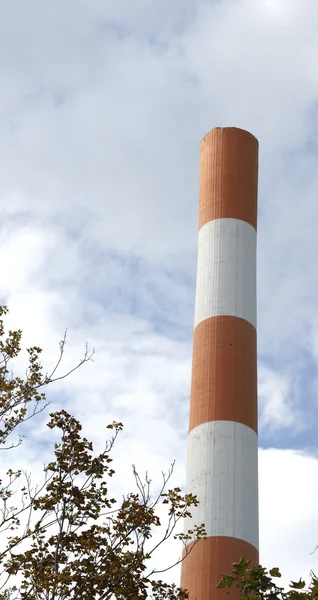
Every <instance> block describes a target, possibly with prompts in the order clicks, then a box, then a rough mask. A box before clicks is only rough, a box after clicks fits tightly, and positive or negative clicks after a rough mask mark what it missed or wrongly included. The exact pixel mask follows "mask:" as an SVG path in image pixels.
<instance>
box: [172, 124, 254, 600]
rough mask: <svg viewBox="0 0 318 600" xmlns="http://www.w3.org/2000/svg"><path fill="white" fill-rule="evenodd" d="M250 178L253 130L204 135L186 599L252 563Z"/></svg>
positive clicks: (211, 592)
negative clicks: (192, 533)
mask: <svg viewBox="0 0 318 600" xmlns="http://www.w3.org/2000/svg"><path fill="white" fill-rule="evenodd" d="M257 182H258V141H257V140H256V138H255V137H254V136H253V135H251V134H250V133H248V132H247V131H244V130H242V129H236V128H232V127H229V128H216V129H213V130H212V131H211V132H210V133H208V135H206V137H205V138H204V139H203V140H202V142H201V161H200V208H199V247H198V268H197V284H196V301H195V319H194V340H193V363H192V384H191V404H190V424H189V438H188V455H187V477H186V491H187V493H193V494H196V495H197V497H198V500H199V502H200V504H199V506H198V507H197V508H194V509H192V518H191V519H188V520H187V522H186V523H185V528H186V530H188V529H192V527H193V525H195V524H197V525H200V524H201V523H204V524H205V527H206V531H207V539H206V540H200V541H199V542H198V543H197V544H196V545H195V546H194V548H193V550H192V551H191V552H190V554H189V555H188V556H187V557H186V559H185V560H184V562H183V563H182V574H181V586H182V587H184V588H186V589H187V590H188V592H189V600H214V599H218V598H224V597H225V594H226V592H225V591H224V590H217V589H216V585H217V583H218V582H219V581H220V579H221V575H222V573H226V574H230V573H231V571H232V564H233V562H237V561H239V560H240V558H241V557H242V556H243V557H244V558H246V559H251V561H252V563H253V564H257V563H258V443H257V442H258V439H257V358H256V226H257ZM190 549H191V544H189V545H188V547H187V548H186V551H185V552H186V553H187V552H188V551H189V550H190ZM227 591H228V590H227ZM228 597H230V598H233V597H234V598H235V597H237V591H235V590H233V592H232V591H231V592H230V596H228Z"/></svg>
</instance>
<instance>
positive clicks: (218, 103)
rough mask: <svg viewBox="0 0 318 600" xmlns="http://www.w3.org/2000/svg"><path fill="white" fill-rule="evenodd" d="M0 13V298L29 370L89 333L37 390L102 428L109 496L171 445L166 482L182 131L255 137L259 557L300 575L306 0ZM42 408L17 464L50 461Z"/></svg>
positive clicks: (311, 280) (185, 355)
mask: <svg viewBox="0 0 318 600" xmlns="http://www.w3.org/2000/svg"><path fill="white" fill-rule="evenodd" d="M0 9H1V18H0V68H1V77H0V202H1V219H0V259H1V277H0V301H1V302H2V303H7V304H8V305H9V308H10V317H9V319H8V323H9V325H10V326H11V327H16V328H19V327H21V328H22V329H23V331H24V338H23V340H24V346H25V347H27V346H29V345H33V344H37V345H41V346H42V347H43V348H44V355H43V363H44V366H45V368H46V369H47V370H49V368H50V366H52V365H53V364H54V363H55V360H56V358H57V355H58V344H57V342H58V340H60V339H61V337H62V335H63V332H64V329H65V327H68V328H69V334H68V345H67V350H68V351H67V355H66V357H65V361H64V370H66V369H67V367H68V365H73V364H75V363H76V361H77V360H78V359H80V358H81V356H82V353H83V349H84V344H85V341H86V340H87V341H88V343H89V346H90V347H94V348H95V350H96V355H95V362H94V363H90V364H88V365H85V366H84V368H83V369H81V370H80V371H78V372H77V373H76V374H74V375H73V376H72V377H71V378H70V379H69V380H67V381H65V382H62V383H59V384H57V385H56V386H55V388H54V389H51V391H49V398H50V399H51V400H52V402H53V405H52V409H55V408H61V407H64V408H66V409H67V410H69V411H71V412H73V413H74V414H75V415H76V416H77V417H78V418H80V419H81V420H82V422H83V424H84V430H85V434H87V435H89V436H91V437H92V438H93V439H94V441H95V442H96V447H98V446H99V445H101V444H102V443H103V440H104V436H105V428H104V427H105V425H106V424H107V423H108V422H110V421H113V419H118V420H121V421H123V422H124V424H125V431H124V434H123V435H122V438H121V440H120V442H119V444H118V447H117V457H118V463H117V472H118V489H120V491H122V488H123V489H126V491H127V487H126V484H127V486H129V484H130V481H131V479H130V477H129V469H130V464H131V463H132V462H134V463H135V464H136V465H137V467H138V468H139V470H140V471H143V470H145V469H146V468H147V469H148V470H149V472H150V473H151V475H153V477H154V479H155V480H156V479H157V480H158V479H159V478H160V471H161V470H167V468H168V466H169V463H170V462H171V460H172V459H174V458H176V459H177V465H176V470H175V477H174V483H175V484H176V485H177V484H182V483H183V482H184V467H185V464H184V463H185V452H186V437H187V424H188V423H187V420H188V408H189V386H190V369H191V351H192V328H193V312H194V291H195V287H194V286H195V275H196V252H197V213H198V178H199V144H200V140H201V138H202V137H203V136H204V135H205V134H206V133H207V132H208V131H209V130H210V129H212V128H213V127H215V126H236V127H241V128H246V129H248V130H249V131H251V132H252V133H253V134H254V135H256V137H257V138H258V139H259V142H260V181H259V184H260V187H259V237H258V239H259V243H258V336H259V403H260V446H261V448H260V529H261V540H260V543H261V549H260V555H261V562H262V563H264V564H266V565H268V566H274V565H279V566H281V568H282V570H283V571H284V574H285V576H286V578H287V579H288V578H293V579H297V577H299V576H300V575H302V576H304V577H306V576H308V573H309V571H310V569H311V568H314V569H315V568H316V565H317V558H318V555H317V554H311V552H312V551H313V550H314V548H315V546H316V545H317V544H318V519H317V506H318V455H317V450H316V449H317V446H318V435H317V414H318V411H317V392H318V379H317V362H318V313H317V300H318V269H317V256H318V237H317V223H318V201H317V197H318V160H317V152H318V144H317V133H318V67H317V56H318V36H317V30H318V3H317V0H302V1H300V0H261V1H260V0H219V1H217V0H215V1H213V0H209V1H208V0H206V1H204V0H115V1H113V0H112V1H111V0H67V2H62V0H55V2H52V1H51V0H29V1H28V2H24V1H22V0H11V1H10V2H8V1H5V0H0ZM46 418H47V415H46V417H45V418H42V417H41V418H39V419H38V420H37V423H36V425H35V424H34V423H33V424H32V426H31V425H30V427H28V431H27V434H28V437H27V439H26V441H25V442H24V446H23V460H24V461H25V464H27V465H29V466H30V465H31V464H32V465H33V468H34V467H35V466H37V468H39V467H40V465H41V463H42V462H43V461H44V460H46V459H47V458H48V457H49V456H50V444H48V443H45V442H47V441H48V440H49V439H50V438H48V437H47V436H48V433H47V431H46V429H45V420H46ZM10 460H11V459H10ZM15 460H16V461H17V462H19V461H20V460H21V457H20V458H18V454H17V453H16V454H15ZM11 463H12V460H11ZM30 468H31V467H30ZM128 489H129V487H128ZM175 552H176V553H177V554H178V548H177V549H175V548H174V549H173V550H171V556H173V553H175ZM165 566H166V565H165ZM317 571H318V569H317ZM171 577H174V578H175V580H176V581H178V571H174V573H173V574H172V575H171Z"/></svg>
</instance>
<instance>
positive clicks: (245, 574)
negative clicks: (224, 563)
mask: <svg viewBox="0 0 318 600" xmlns="http://www.w3.org/2000/svg"><path fill="white" fill-rule="evenodd" d="M279 578H281V573H280V570H279V569H278V568H277V567H274V568H273V569H270V570H268V569H266V568H265V567H262V566H261V565H258V566H255V567H250V561H249V560H245V559H244V558H241V560H240V561H239V562H238V563H233V569H232V574H231V575H223V577H222V580H221V581H220V583H219V584H218V586H217V587H218V588H219V589H222V588H223V589H230V588H236V589H238V590H239V594H240V598H241V600H318V578H317V577H316V575H315V574H314V573H311V580H310V582H309V584H308V585H306V582H305V581H303V579H299V581H292V582H291V583H290V585H289V589H287V590H286V589H285V588H284V587H281V586H279V585H277V583H276V581H275V580H276V579H279Z"/></svg>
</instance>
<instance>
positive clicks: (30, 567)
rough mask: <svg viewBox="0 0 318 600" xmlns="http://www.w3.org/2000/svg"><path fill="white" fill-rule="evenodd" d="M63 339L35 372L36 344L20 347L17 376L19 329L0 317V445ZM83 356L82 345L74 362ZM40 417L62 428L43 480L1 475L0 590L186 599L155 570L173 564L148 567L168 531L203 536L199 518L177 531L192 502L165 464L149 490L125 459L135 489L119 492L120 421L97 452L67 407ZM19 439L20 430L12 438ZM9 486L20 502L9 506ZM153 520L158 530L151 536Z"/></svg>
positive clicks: (5, 599)
mask: <svg viewBox="0 0 318 600" xmlns="http://www.w3.org/2000/svg"><path fill="white" fill-rule="evenodd" d="M0 311H1V312H0V317H2V316H3V315H5V314H6V313H7V309H6V307H3V308H0ZM65 339H66V338H65V337H64V339H63V341H62V342H61V343H60V358H59V360H58V363H57V366H56V367H55V369H54V370H53V372H52V373H51V374H50V375H47V374H46V375H43V370H42V366H41V363H40V360H39V355H40V353H41V349H40V348H38V347H33V348H30V349H29V350H28V353H29V367H28V370H27V372H26V377H25V379H21V378H19V377H13V375H12V374H11V375H10V372H9V363H10V361H11V360H12V359H13V358H15V357H16V356H17V355H18V354H19V352H20V349H21V348H20V342H21V331H20V330H19V331H9V333H8V336H7V337H6V338H5V335H4V327H3V321H2V319H0V353H1V354H2V363H1V371H0V407H1V413H0V421H1V427H2V429H1V432H0V447H2V448H7V449H9V448H12V447H14V446H16V445H17V444H10V442H9V441H8V438H9V436H10V435H11V434H12V433H13V431H14V430H15V429H16V428H17V427H18V426H19V425H21V423H23V422H25V421H26V420H27V419H29V418H30V417H31V416H35V415H36V414H37V413H38V412H39V411H41V410H43V407H45V406H46V400H45V393H44V392H43V391H42V388H43V386H46V385H48V384H50V383H52V382H53V381H55V380H56V379H58V378H59V377H55V375H56V369H57V367H58V366H59V365H60V362H61V359H62V356H63V352H64V347H65ZM1 340H2V341H1ZM91 356H92V355H89V354H88V351H87V348H86V352H85V355H84V358H83V360H82V361H81V362H80V363H79V365H77V366H76V367H75V368H78V366H80V365H82V364H83V363H85V362H87V361H88V360H90V358H91ZM65 376H66V375H63V376H62V377H65ZM54 377H55V379H54ZM48 427H49V428H50V429H55V430H58V431H59V434H60V438H59V441H58V442H57V443H55V446H54V457H53V458H52V461H51V462H49V464H47V465H45V466H44V479H43V481H42V483H41V485H38V486H34V485H32V482H31V478H30V476H29V475H28V474H27V473H23V472H22V471H21V470H18V471H13V470H9V471H8V473H7V474H6V477H7V480H6V481H0V504H1V503H2V508H1V510H0V533H2V534H3V535H4V534H5V535H7V543H6V544H4V545H3V547H2V549H1V548H0V582H1V586H0V600H19V599H21V600H26V599H28V600H42V599H43V600H62V599H66V598H74V599H79V600H84V599H85V600H88V599H90V600H91V599H98V600H110V599H112V598H118V599H119V600H124V599H126V600H135V599H137V598H138V599H143V598H146V597H148V596H151V597H152V598H154V599H155V600H166V599H167V600H184V599H185V598H186V597H187V594H186V592H185V591H184V590H182V589H181V588H179V587H177V586H176V585H174V584H172V585H170V584H167V583H165V582H164V581H162V580H161V579H158V578H157V576H158V574H159V573H160V572H162V571H164V570H167V568H170V567H171V566H172V565H168V566H167V565H165V566H164V568H163V569H162V570H159V571H158V570H154V568H151V567H149V564H150V559H151V558H152V557H153V554H154V552H155V551H156V550H157V549H158V547H159V546H161V545H162V544H163V543H165V542H166V541H167V540H168V538H170V537H171V536H172V537H174V538H175V539H179V540H180V541H181V542H182V543H183V545H184V547H186V545H187V543H188V542H189V541H194V542H196V541H198V540H199V539H201V538H204V537H205V531H204V527H203V525H202V526H200V527H195V528H194V529H193V531H190V532H188V533H179V531H178V528H179V524H180V522H181V521H182V520H183V519H184V518H185V517H187V516H189V515H190V509H191V507H192V506H196V505H197V504H198V502H197V499H196V497H195V496H193V495H191V494H185V495H183V494H182V493H181V490H180V489H179V488H174V489H168V487H167V486H168V482H169V479H170V477H171V474H172V471H173V465H172V467H171V469H170V471H169V472H168V474H167V475H164V474H163V481H162V487H161V489H160V490H159V492H158V493H157V494H156V495H155V496H153V495H152V493H151V481H150V480H149V478H148V476H147V475H146V477H145V480H142V479H141V477H140V476H139V474H138V472H137V470H136V469H135V467H133V472H134V476H135V482H136V489H135V491H134V492H132V493H128V494H127V495H125V496H124V497H123V498H122V499H121V500H120V501H118V500H116V499H115V498H114V497H113V496H112V494H111V493H110V491H109V484H110V480H111V478H112V477H113V476H114V474H115V471H114V469H113V466H112V460H113V459H112V457H111V454H112V451H113V448H114V444H115V441H116V439H117V436H118V434H119V433H120V431H121V430H122V427H123V425H122V423H115V422H114V423H112V424H110V425H108V426H107V427H108V430H109V432H110V436H111V437H110V439H109V440H108V441H106V442H105V448H104V451H103V452H101V453H99V454H96V453H94V450H93V444H92V442H91V441H89V440H87V439H86V438H85V437H84V436H83V435H82V426H81V424H80V423H79V421H78V420H77V419H76V418H75V417H74V416H72V415H70V414H69V413H68V412H67V411H65V410H62V411H59V412H53V413H51V414H50V420H49V422H48ZM21 441H22V438H19V441H18V444H19V443H21ZM17 492H19V494H20V499H21V501H20V504H19V506H12V505H11V503H12V501H13V497H14V493H17ZM161 504H163V505H165V506H166V509H167V510H166V515H167V518H166V522H165V523H164V524H163V523H161V521H160V519H159V516H158V507H159V506H160V505H161ZM157 530H159V531H160V533H161V535H160V537H159V538H158V540H157V541H155V542H154V541H153V536H154V532H155V531H157ZM192 548H193V545H192ZM180 560H181V559H180ZM177 562H179V561H177ZM177 562H176V563H175V564H177Z"/></svg>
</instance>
